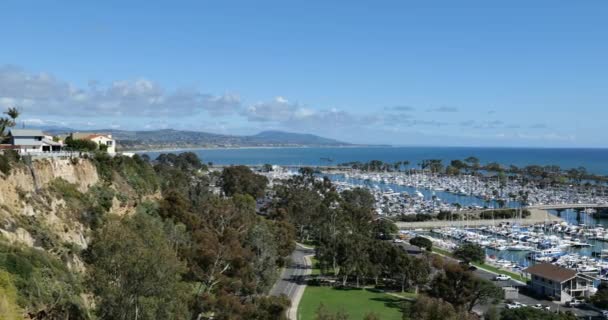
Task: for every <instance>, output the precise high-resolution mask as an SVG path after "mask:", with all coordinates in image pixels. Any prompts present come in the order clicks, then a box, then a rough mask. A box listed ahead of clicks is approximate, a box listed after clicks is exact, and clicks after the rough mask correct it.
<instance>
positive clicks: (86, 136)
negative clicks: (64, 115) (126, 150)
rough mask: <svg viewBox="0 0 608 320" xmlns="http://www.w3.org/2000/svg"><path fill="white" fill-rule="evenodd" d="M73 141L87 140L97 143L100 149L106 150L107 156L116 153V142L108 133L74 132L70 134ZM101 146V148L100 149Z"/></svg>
mask: <svg viewBox="0 0 608 320" xmlns="http://www.w3.org/2000/svg"><path fill="white" fill-rule="evenodd" d="M71 137H72V139H74V140H89V141H93V142H95V143H97V145H99V147H100V148H106V150H107V152H108V153H109V154H114V153H116V141H115V140H114V139H113V138H112V135H111V134H109V133H90V132H89V133H87V132H74V133H72V134H71ZM102 146H103V147H102Z"/></svg>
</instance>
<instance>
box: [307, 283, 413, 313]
mask: <svg viewBox="0 0 608 320" xmlns="http://www.w3.org/2000/svg"><path fill="white" fill-rule="evenodd" d="M400 301H401V299H399V298H397V297H394V296H390V295H388V294H385V293H380V292H374V291H372V290H366V289H335V288H332V287H314V286H308V287H306V291H304V296H303V297H302V300H301V301H300V306H299V308H298V319H299V320H314V319H315V313H316V311H317V308H319V305H320V304H321V303H323V304H324V305H325V307H327V309H328V310H330V311H332V312H337V311H344V312H345V313H347V314H348V315H349V319H352V320H360V319H363V317H365V315H366V314H368V313H371V312H373V313H375V314H376V315H377V316H378V317H379V318H380V319H382V320H401V311H400V310H399V303H400Z"/></svg>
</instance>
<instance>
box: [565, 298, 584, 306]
mask: <svg viewBox="0 0 608 320" xmlns="http://www.w3.org/2000/svg"><path fill="white" fill-rule="evenodd" d="M584 304H585V301H583V300H576V299H572V301H569V302H566V306H567V307H580V306H582V305H584Z"/></svg>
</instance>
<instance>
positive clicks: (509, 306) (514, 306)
mask: <svg viewBox="0 0 608 320" xmlns="http://www.w3.org/2000/svg"><path fill="white" fill-rule="evenodd" d="M505 306H506V307H507V309H518V308H521V307H522V305H521V303H518V302H513V303H507V304H506V305H505Z"/></svg>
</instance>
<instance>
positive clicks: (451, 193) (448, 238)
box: [265, 168, 608, 283]
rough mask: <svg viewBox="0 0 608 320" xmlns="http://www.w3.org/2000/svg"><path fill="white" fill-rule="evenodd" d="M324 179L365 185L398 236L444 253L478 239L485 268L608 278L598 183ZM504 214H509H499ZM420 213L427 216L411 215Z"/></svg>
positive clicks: (607, 240) (606, 198)
mask: <svg viewBox="0 0 608 320" xmlns="http://www.w3.org/2000/svg"><path fill="white" fill-rule="evenodd" d="M295 173H296V171H295V170H294V169H292V168H289V169H279V170H276V171H273V172H270V173H266V174H265V175H266V176H267V177H269V179H270V180H271V181H273V180H275V179H279V180H280V179H285V178H288V177H289V176H291V175H293V174H295ZM322 177H328V178H329V179H330V180H331V181H332V184H333V185H334V186H335V188H336V190H337V191H338V192H341V191H344V190H350V189H353V188H357V187H362V188H367V189H368V190H370V192H371V194H372V195H373V196H374V198H375V200H376V214H377V215H378V216H381V217H383V218H385V219H390V220H392V221H394V222H395V224H396V225H397V227H398V228H399V229H400V230H401V231H400V232H401V234H404V235H411V236H415V235H420V236H424V237H427V238H429V239H430V240H431V241H432V242H433V243H434V246H435V247H437V248H440V249H441V250H445V251H446V252H449V251H451V250H453V249H454V248H456V247H457V246H458V245H459V244H460V243H465V242H469V243H476V244H479V245H480V246H482V247H483V248H484V249H485V252H486V263H487V264H488V265H491V266H493V267H494V268H496V269H498V270H504V271H508V272H510V273H512V274H515V275H520V276H521V278H522V279H525V277H526V274H524V272H523V270H524V269H525V268H527V267H529V266H531V265H534V264H538V263H551V264H555V265H558V266H562V267H567V268H572V269H574V270H577V272H580V273H583V274H585V275H588V276H590V277H592V278H593V279H596V280H597V283H599V281H601V280H607V281H608V230H606V229H604V227H603V226H604V225H607V226H608V224H607V223H608V220H607V219H604V218H602V217H601V216H600V215H598V212H599V211H600V210H603V208H605V207H606V206H608V195H607V194H606V193H604V192H603V189H602V188H597V190H595V189H593V188H585V189H583V188H578V187H576V186H567V187H564V186H556V187H548V188H538V187H537V186H535V185H533V184H531V183H528V184H525V183H524V184H522V183H521V181H517V180H515V179H513V180H507V179H502V180H500V179H498V178H496V179H492V178H490V179H487V178H484V177H479V176H473V175H461V176H438V175H433V174H431V173H420V172H374V173H369V172H361V171H352V170H351V171H348V172H344V171H336V170H331V169H330V170H326V171H321V172H319V173H318V174H317V179H319V180H321V179H322ZM484 212H486V213H488V212H489V213H491V214H492V216H488V215H487V214H484ZM501 212H509V213H511V214H513V216H512V217H509V218H502V217H501V216H502V214H501ZM448 213H449V214H448ZM421 217H425V219H424V220H421V221H416V220H415V219H420V218H421ZM441 217H443V218H441ZM480 217H483V218H480ZM414 218H415V219H414ZM404 220H405V221H404Z"/></svg>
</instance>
